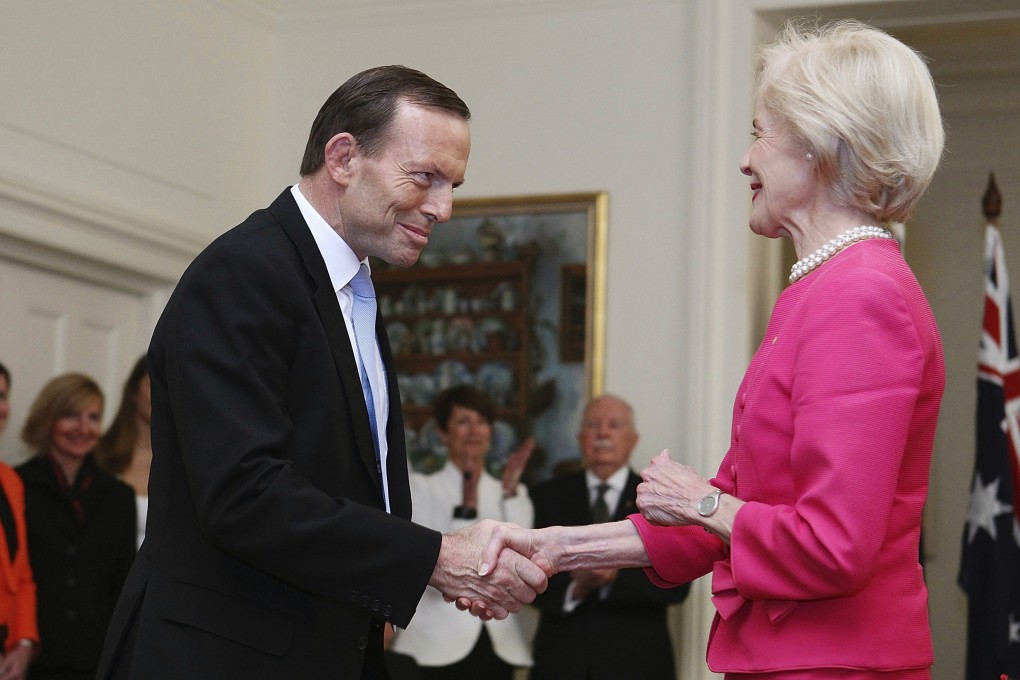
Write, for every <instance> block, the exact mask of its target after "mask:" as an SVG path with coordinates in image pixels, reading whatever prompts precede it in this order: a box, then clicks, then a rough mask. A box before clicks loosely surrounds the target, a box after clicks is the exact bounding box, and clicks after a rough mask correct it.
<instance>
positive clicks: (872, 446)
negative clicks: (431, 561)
mask: <svg viewBox="0 0 1020 680" xmlns="http://www.w3.org/2000/svg"><path fill="white" fill-rule="evenodd" d="M756 85H757V92H756V94H757V106H756V110H755V117H754V123H753V126H754V132H753V137H754V140H753V142H752V143H751V146H750V148H749V150H748V152H747V154H746V155H745V156H744V158H743V160H742V161H741V171H742V172H743V173H744V174H745V175H747V176H748V177H749V178H750V187H751V191H752V199H751V200H752V208H751V218H750V226H751V230H752V231H753V232H755V233H756V234H760V235H762V236H765V237H768V238H777V237H785V238H789V239H790V240H791V241H792V242H793V245H794V247H795V249H796V252H797V256H798V257H799V258H800V260H799V261H798V262H797V264H796V265H795V266H794V268H793V271H792V272H791V275H790V282H791V284H790V286H789V287H788V288H787V289H786V290H785V291H784V292H783V293H782V295H781V296H780V297H779V300H778V301H777V302H776V305H775V308H774V310H773V313H772V318H771V320H770V322H769V325H768V329H767V330H766V334H765V337H764V338H763V340H762V343H761V345H760V346H759V348H758V350H757V352H756V353H755V355H754V358H753V359H752V361H751V364H750V367H749V368H748V370H747V373H746V375H745V377H744V380H743V382H742V383H741V385H740V388H739V390H738V392H737V397H736V402H735V404H734V408H733V423H732V429H731V438H730V449H729V451H728V452H727V454H726V456H725V458H724V460H723V462H722V465H721V467H720V468H719V471H718V472H717V473H716V476H715V477H713V478H712V479H709V480H706V479H704V478H702V477H701V476H699V475H698V474H697V473H696V472H694V471H693V470H692V469H690V468H688V467H686V466H684V465H681V464H679V463H677V462H675V461H673V460H671V459H670V458H669V454H668V452H663V453H662V454H660V455H659V456H658V457H657V458H655V459H654V460H653V461H652V463H651V464H650V465H649V466H648V468H647V469H646V470H645V471H644V472H643V473H642V478H643V480H644V481H643V483H642V484H641V485H640V486H639V487H638V499H637V502H638V507H639V509H640V510H641V515H633V516H631V517H630V518H629V521H628V520H625V521H622V522H617V523H614V524H603V525H598V526H592V527H553V528H549V529H542V530H539V531H535V532H526V531H524V530H507V531H504V532H503V533H502V535H501V536H499V537H497V538H496V539H494V542H493V544H492V545H490V549H489V551H488V554H487V556H486V557H487V560H486V561H488V562H489V563H490V564H494V563H495V561H494V560H495V559H497V551H498V549H499V546H500V544H503V545H513V546H515V547H517V548H518V549H520V550H521V551H524V552H528V553H530V554H532V555H533V556H535V558H536V559H538V560H543V559H544V560H545V561H546V562H548V568H549V569H550V570H556V571H563V570H571V569H575V568H579V567H585V568H597V567H611V566H612V567H631V566H644V567H646V568H647V573H648V576H649V578H651V579H652V580H653V581H654V582H656V583H657V584H659V585H661V586H663V587H670V586H674V585H677V584H680V583H686V582H688V581H690V580H692V579H695V578H698V577H700V576H702V575H705V574H711V575H712V593H713V598H712V599H713V603H714V604H715V606H716V609H717V614H716V617H715V621H714V623H713V626H712V631H711V635H710V638H709V644H708V665H709V667H710V668H711V669H712V670H713V671H716V672H721V673H725V676H726V678H731V679H737V678H739V679H741V680H748V679H751V678H755V679H762V680H765V679H768V680H804V679H809V678H810V679H812V680H815V679H819V678H825V679H826V680H850V679H853V680H860V679H865V678H867V679H879V678H881V679H885V680H916V679H922V678H923V679H927V678H929V677H930V670H929V667H930V665H931V663H932V647H931V638H930V633H929V629H928V609H927V592H926V589H925V585H924V580H923V577H922V573H921V567H920V565H919V564H918V545H919V540H920V533H921V509H922V507H923V505H924V501H925V496H926V495H927V488H928V468H929V462H930V457H931V451H932V441H933V439H934V436H935V424H936V419H937V416H938V410H939V402H940V400H941V397H942V391H943V387H944V383H945V371H944V366H943V359H942V348H941V342H940V340H939V334H938V329H937V327H936V325H935V320H934V318H933V316H932V313H931V310H930V309H929V307H928V304H927V302H926V300H925V298H924V295H923V293H922V292H921V289H920V287H919V286H918V284H917V281H916V279H915V278H914V276H913V274H912V273H911V271H910V269H909V267H908V266H907V264H906V262H904V260H903V257H902V255H901V254H900V250H899V246H898V244H897V242H896V240H895V239H893V238H892V234H890V233H889V232H888V231H886V230H885V229H884V228H883V227H882V225H885V224H888V223H890V222H899V221H903V220H905V219H906V218H907V217H908V216H909V214H910V212H911V210H912V209H913V207H914V205H915V204H916V202H917V200H918V199H919V198H920V197H921V194H922V193H923V192H924V190H925V188H926V187H927V186H928V183H929V181H930V180H931V177H932V175H933V174H934V172H935V168H936V167H937V165H938V162H939V159H940V156H941V154H942V146H943V138H944V135H943V128H942V121H941V117H940V114H939V109H938V103H937V100H936V97H935V91H934V87H933V85H932V80H931V76H930V74H929V73H928V70H927V68H926V67H925V65H924V63H923V61H922V60H921V58H920V57H919V56H918V55H917V54H915V53H914V52H913V51H912V50H910V49H909V48H907V47H906V46H904V45H903V44H901V43H900V42H898V41H896V40H895V39H893V38H891V37H890V36H888V35H886V34H885V33H882V32H881V31H878V30H875V29H872V28H870V27H867V26H864V25H862V24H858V23H856V22H842V23H837V24H832V25H829V26H826V27H823V28H813V29H805V28H802V27H799V26H797V25H789V26H787V28H786V29H785V30H784V31H783V32H782V33H781V34H780V36H779V37H778V39H777V40H776V41H775V42H774V43H773V44H771V45H769V46H768V47H766V48H765V49H764V51H763V53H762V57H761V63H760V68H759V72H758V77H757V82H756ZM483 569H484V567H483ZM458 604H459V605H461V606H464V605H466V604H467V603H464V602H461V603H458ZM474 606H475V607H478V606H479V604H478V603H474Z"/></svg>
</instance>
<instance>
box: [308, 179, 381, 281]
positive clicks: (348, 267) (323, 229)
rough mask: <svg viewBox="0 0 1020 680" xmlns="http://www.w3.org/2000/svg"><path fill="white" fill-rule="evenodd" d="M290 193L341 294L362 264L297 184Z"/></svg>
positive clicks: (370, 271)
mask: <svg viewBox="0 0 1020 680" xmlns="http://www.w3.org/2000/svg"><path fill="white" fill-rule="evenodd" d="M290 193H291V194H292V195H293V196H294V200H295V201H297V204H298V209H299V210H300V211H301V216H302V217H304V218H305V223H306V224H307V225H308V230H309V231H310V232H312V238H313V239H315V245H316V246H317V247H318V248H319V252H320V253H321V254H322V259H323V260H325V262H326V271H327V272H329V282H330V283H331V284H332V285H333V290H334V291H336V292H339V291H340V289H341V288H343V287H344V286H346V285H347V284H348V283H350V282H351V279H353V278H354V275H355V274H357V273H358V268H359V267H360V266H361V262H359V261H358V256H357V255H355V254H354V251H353V250H351V247H350V246H349V245H347V242H346V241H344V240H343V238H342V237H341V236H340V234H338V233H336V232H335V231H334V230H333V227H331V226H329V224H328V223H327V222H326V220H325V219H323V217H322V215H320V214H319V211H317V210H316V209H315V208H314V207H313V206H312V204H311V203H309V202H308V199H307V198H305V195H304V194H302V193H301V189H300V188H298V185H297V184H295V185H294V186H292V187H291V188H290ZM365 266H368V258H365ZM371 273H372V270H371V267H369V274H371Z"/></svg>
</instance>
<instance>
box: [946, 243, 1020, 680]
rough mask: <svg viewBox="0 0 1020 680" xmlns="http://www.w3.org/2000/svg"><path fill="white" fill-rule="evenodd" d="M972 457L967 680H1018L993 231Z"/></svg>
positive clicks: (1005, 393) (1003, 312)
mask: <svg viewBox="0 0 1020 680" xmlns="http://www.w3.org/2000/svg"><path fill="white" fill-rule="evenodd" d="M977 385H978V401H977V453H976V456H975V461H974V479H973V482H972V486H971V496H970V505H969V506H968V508H967V524H966V526H965V527H964V530H963V550H962V558H961V562H960V575H959V583H960V587H962V588H963V590H964V591H966V593H967V599H968V614H967V675H966V680H999V678H1001V677H1003V676H1007V677H1009V678H1020V507H1018V501H1020V458H1018V454H1020V358H1018V356H1017V345H1016V336H1015V334H1014V332H1013V312H1012V305H1011V303H1010V298H1009V276H1008V275H1007V273H1006V262H1005V256H1004V253H1003V248H1002V238H1001V236H1000V234H999V230H998V228H996V227H995V225H992V224H989V225H988V227H987V228H986V231H985V311H984V324H983V327H982V331H981V351H980V354H979V358H978V381H977Z"/></svg>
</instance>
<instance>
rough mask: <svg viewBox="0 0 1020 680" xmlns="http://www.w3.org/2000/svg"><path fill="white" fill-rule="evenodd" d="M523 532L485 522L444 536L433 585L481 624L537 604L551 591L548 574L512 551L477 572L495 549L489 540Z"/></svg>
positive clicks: (512, 526)
mask: <svg viewBox="0 0 1020 680" xmlns="http://www.w3.org/2000/svg"><path fill="white" fill-rule="evenodd" d="M504 527H506V528H507V529H508V530H521V531H524V530H523V529H520V527H516V526H515V525H512V524H506V525H504V524H500V523H499V522H496V521H493V520H482V521H480V522H477V523H475V524H472V525H471V526H469V527H465V528H464V529H461V530H460V531H455V532H452V533H449V534H444V535H443V543H442V547H441V548H440V549H439V560H438V561H437V562H436V567H435V569H434V570H433V572H432V578H431V579H430V580H429V585H431V586H433V587H434V588H436V589H437V590H439V592H441V593H442V594H443V597H445V598H446V599H447V600H448V601H454V600H456V601H457V607H458V608H459V609H463V610H469V611H470V612H471V613H472V614H474V615H475V616H478V617H479V618H481V619H484V620H486V621H487V620H489V619H505V618H506V617H507V616H508V615H509V614H511V613H513V612H518V611H520V610H521V608H522V607H523V606H524V605H526V604H528V603H530V602H533V601H534V599H535V596H536V595H538V593H541V592H544V591H545V589H546V587H547V586H548V585H549V579H548V576H547V573H546V572H545V571H544V570H543V569H541V568H539V567H538V566H536V565H535V564H533V563H532V562H531V561H530V560H529V559H527V558H526V557H523V556H521V555H520V554H518V553H517V552H515V551H514V550H513V549H510V550H506V551H503V553H502V554H501V555H500V554H499V553H498V552H497V556H498V558H499V562H498V564H497V562H496V560H495V559H493V560H491V561H489V562H488V565H493V566H487V568H486V569H484V570H482V569H479V566H478V565H479V564H481V563H482V562H483V560H484V558H483V555H482V551H483V550H484V549H485V548H486V546H487V544H488V545H492V540H491V539H490V537H491V536H494V535H495V534H496V533H497V532H498V531H500V530H501V529H502V528H504Z"/></svg>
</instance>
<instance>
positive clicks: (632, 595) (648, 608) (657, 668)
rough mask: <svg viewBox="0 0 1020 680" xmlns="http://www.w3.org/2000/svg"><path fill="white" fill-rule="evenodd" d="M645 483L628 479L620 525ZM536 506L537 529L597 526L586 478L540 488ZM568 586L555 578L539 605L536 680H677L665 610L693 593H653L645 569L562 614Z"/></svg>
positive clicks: (575, 476) (627, 572)
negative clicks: (629, 679)
mask: <svg viewBox="0 0 1020 680" xmlns="http://www.w3.org/2000/svg"><path fill="white" fill-rule="evenodd" d="M640 481H641V479H640V478H639V477H638V476H637V475H636V474H634V472H633V471H631V472H630V473H629V474H628V476H627V485H626V487H625V488H624V491H623V493H622V494H621V495H620V501H619V503H618V504H617V508H616V512H615V514H614V517H613V519H614V520H622V519H625V518H626V517H627V515H630V514H632V513H634V512H637V506H636V504H635V499H636V498H637V486H638V484H639V483H640ZM531 501H532V503H533V504H534V506H535V527H547V526H555V525H559V526H578V525H584V524H591V523H592V516H591V506H590V503H591V501H590V494H589V490H588V486H587V483H586V481H585V474H584V472H583V471H582V472H576V473H572V474H569V475H565V476H563V477H558V478H555V479H551V480H549V481H547V482H544V483H543V484H539V485H537V486H536V487H534V488H533V489H532V490H531ZM569 584H570V574H557V575H556V576H553V577H552V578H551V579H549V588H548V590H546V591H545V593H543V594H542V595H539V596H538V598H537V599H536V600H535V604H536V605H537V606H538V607H539V609H540V610H541V618H540V620H539V624H538V631H537V632H536V634H535V642H534V658H535V665H534V667H533V668H532V670H531V674H530V675H529V676H528V677H529V679H530V680H619V678H641V679H642V680H659V679H661V680H674V678H675V677H676V674H675V671H674V663H673V650H672V647H671V645H670V639H669V630H668V629H667V624H666V608H667V606H669V605H671V604H675V603H678V602H681V601H682V600H683V599H684V598H685V597H686V596H687V591H688V590H689V586H687V585H684V586H681V587H679V588H672V589H663V588H659V587H657V586H655V585H653V584H652V582H651V581H649V580H648V577H647V576H645V574H644V571H643V570H641V569H621V570H620V573H619V575H618V576H617V578H616V580H615V581H614V582H613V583H612V585H611V586H610V588H609V592H608V595H607V596H606V598H605V599H600V597H599V595H598V593H592V594H591V595H589V596H588V598H587V599H586V600H585V601H584V602H583V603H582V604H580V605H579V606H578V607H577V608H576V609H574V610H573V611H572V612H570V613H569V614H564V613H563V600H564V597H565V595H566V591H567V586H568V585H569Z"/></svg>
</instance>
